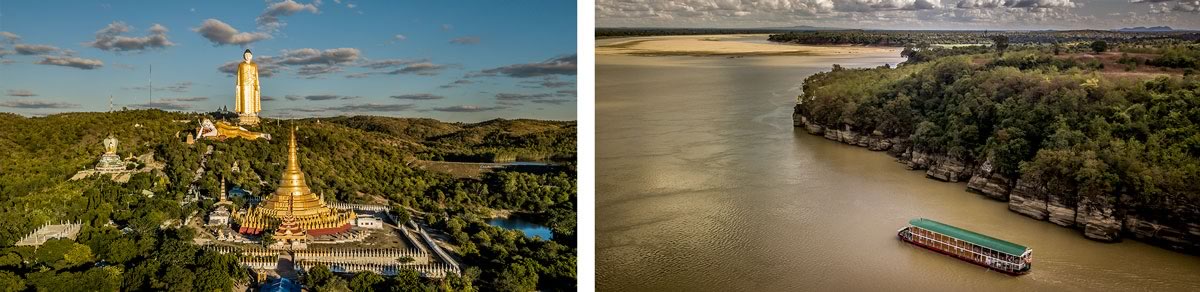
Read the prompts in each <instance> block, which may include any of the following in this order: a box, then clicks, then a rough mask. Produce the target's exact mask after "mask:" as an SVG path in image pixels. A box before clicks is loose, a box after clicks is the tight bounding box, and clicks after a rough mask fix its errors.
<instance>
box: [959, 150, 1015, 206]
mask: <svg viewBox="0 0 1200 292" xmlns="http://www.w3.org/2000/svg"><path fill="white" fill-rule="evenodd" d="M1011 188H1012V180H1009V179H1008V177H1006V176H1004V175H1003V174H999V173H993V172H992V161H991V160H986V161H984V162H983V164H980V165H979V167H978V168H976V169H975V173H974V175H971V179H970V180H968V181H967V190H968V191H972V192H976V193H979V194H981V195H984V196H987V197H988V198H992V199H996V200H999V201H1005V202H1007V201H1008V193H1009V192H1010V191H1011Z"/></svg>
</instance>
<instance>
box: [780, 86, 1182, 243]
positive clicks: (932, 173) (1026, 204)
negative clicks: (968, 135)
mask: <svg viewBox="0 0 1200 292" xmlns="http://www.w3.org/2000/svg"><path fill="white" fill-rule="evenodd" d="M792 115H793V116H792V118H793V125H794V126H795V127H796V128H802V129H803V130H804V131H806V132H808V133H809V134H812V135H816V136H821V137H824V138H825V139H829V140H832V141H837V142H842V143H845V144H849V145H854V146H859V147H863V148H867V149H868V150H871V151H879V152H886V153H888V154H889V155H891V156H893V157H895V158H896V161H897V162H899V163H900V164H902V165H904V167H905V168H907V169H909V170H918V171H924V172H925V176H926V177H928V178H931V179H935V180H939V181H944V182H953V183H957V182H963V183H966V188H967V191H969V192H972V193H976V194H980V195H983V196H985V197H988V198H991V199H994V200H998V201H1004V202H1008V209H1009V210H1011V211H1013V212H1016V213H1019V214H1021V215H1025V216H1027V217H1030V218H1033V219H1036V220H1043V221H1047V222H1049V223H1053V224H1056V225H1059V226H1063V227H1067V228H1072V229H1076V230H1079V231H1080V233H1081V235H1082V236H1084V237H1087V238H1089V239H1093V240H1097V241H1103V242H1116V241H1120V240H1122V239H1124V238H1133V239H1136V240H1140V241H1144V242H1147V243H1151V244H1154V245H1158V246H1162V247H1165V248H1169V249H1173V250H1178V251H1183V252H1188V253H1192V254H1200V224H1196V223H1185V224H1167V223H1160V222H1158V221H1157V220H1153V219H1145V218H1140V217H1141V216H1138V215H1136V213H1137V212H1136V211H1137V210H1133V209H1134V208H1133V207H1131V204H1130V203H1128V201H1129V198H1128V196H1124V195H1111V196H1108V197H1111V198H1106V197H1105V196H1101V197H1102V198H1101V199H1087V198H1088V197H1083V198H1084V199H1081V200H1078V201H1074V200H1071V199H1068V197H1067V196H1062V195H1060V193H1058V192H1055V191H1051V189H1052V188H1051V187H1050V186H1049V185H1046V184H1043V183H1039V182H1035V179H1022V178H1020V177H1009V176H1007V175H1004V174H1001V173H997V172H995V171H994V169H993V167H992V162H991V161H989V160H984V161H970V160H965V159H962V158H957V157H952V156H950V155H947V154H944V153H931V152H926V151H922V150H921V149H919V147H916V146H914V145H912V143H911V141H910V140H909V139H908V138H907V137H887V136H885V135H884V134H883V133H881V132H879V131H872V132H870V133H862V132H859V131H856V130H855V129H853V128H852V127H850V126H847V125H822V124H819V123H816V122H813V121H812V120H811V119H809V118H808V117H805V116H804V115H803V114H802V111H801V110H800V109H799V106H797V110H796V111H795V112H793V114H792ZM1176 208H1197V206H1195V205H1193V204H1190V203H1187V202H1181V203H1180V204H1179V205H1178V206H1176Z"/></svg>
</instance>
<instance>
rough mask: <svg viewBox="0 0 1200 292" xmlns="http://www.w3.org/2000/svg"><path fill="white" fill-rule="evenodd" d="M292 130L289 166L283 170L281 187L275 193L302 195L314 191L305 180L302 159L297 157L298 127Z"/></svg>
mask: <svg viewBox="0 0 1200 292" xmlns="http://www.w3.org/2000/svg"><path fill="white" fill-rule="evenodd" d="M291 132H292V133H291V134H292V137H291V140H290V141H289V143H288V162H287V168H286V169H284V170H283V176H282V177H280V179H279V180H280V181H279V189H277V190H276V191H275V193H276V194H279V195H290V196H301V195H306V194H309V193H312V191H310V190H309V189H308V183H307V182H306V181H305V180H304V172H303V171H301V170H300V161H299V159H297V158H296V157H297V155H296V129H295V128H292V130H291Z"/></svg>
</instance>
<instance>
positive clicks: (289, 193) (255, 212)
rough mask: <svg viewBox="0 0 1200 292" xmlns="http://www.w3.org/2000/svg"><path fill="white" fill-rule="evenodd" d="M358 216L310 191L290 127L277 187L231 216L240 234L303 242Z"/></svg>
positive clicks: (338, 230)
mask: <svg viewBox="0 0 1200 292" xmlns="http://www.w3.org/2000/svg"><path fill="white" fill-rule="evenodd" d="M357 217H358V215H357V214H355V213H354V211H342V210H338V209H334V208H330V207H328V206H327V205H326V204H325V200H324V198H322V197H320V196H318V195H316V194H314V193H313V192H312V190H310V189H309V188H308V183H307V182H306V181H305V180H304V172H302V171H300V163H299V162H298V161H297V159H296V131H295V129H293V130H292V137H291V142H290V144H289V145H288V162H287V168H286V169H285V170H284V172H283V175H282V178H280V182H279V188H278V189H276V190H275V193H274V194H271V195H270V197H269V198H267V199H266V200H265V201H263V202H262V203H259V204H258V205H257V206H254V207H251V208H249V209H248V210H246V212H244V213H242V212H238V213H235V214H234V215H233V221H234V222H235V223H236V224H237V228H236V230H237V231H238V232H240V233H242V234H247V235H259V234H262V233H264V232H265V231H267V230H274V232H273V234H272V235H273V238H274V239H275V240H276V241H277V242H286V243H288V244H290V245H292V247H293V248H295V247H296V244H297V243H299V244H303V242H305V241H306V240H307V239H308V237H309V236H313V237H316V236H321V235H329V234H336V233H342V232H346V231H349V230H350V227H351V225H352V223H353V222H354V220H355V219H356V218H357Z"/></svg>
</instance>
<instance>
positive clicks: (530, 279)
mask: <svg viewBox="0 0 1200 292" xmlns="http://www.w3.org/2000/svg"><path fill="white" fill-rule="evenodd" d="M537 283H538V275H537V273H536V272H534V270H533V269H532V268H530V267H529V266H526V265H525V264H522V263H511V264H509V265H508V268H506V269H504V271H503V272H501V273H500V278H499V279H496V290H499V291H514V292H522V291H534V290H537Z"/></svg>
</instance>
